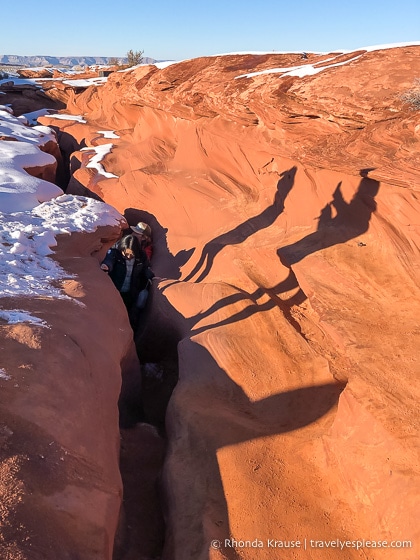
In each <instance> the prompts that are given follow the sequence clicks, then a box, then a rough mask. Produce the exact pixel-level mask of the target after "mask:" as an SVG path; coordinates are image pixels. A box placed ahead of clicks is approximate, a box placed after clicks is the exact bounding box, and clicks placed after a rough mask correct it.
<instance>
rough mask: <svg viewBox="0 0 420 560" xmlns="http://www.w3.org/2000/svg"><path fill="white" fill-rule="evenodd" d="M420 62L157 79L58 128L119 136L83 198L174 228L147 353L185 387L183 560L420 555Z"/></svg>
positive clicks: (227, 60) (175, 540)
mask: <svg viewBox="0 0 420 560" xmlns="http://www.w3.org/2000/svg"><path fill="white" fill-rule="evenodd" d="M419 52H420V51H419V47H400V48H393V49H385V50H378V51H373V52H364V51H360V52H357V53H345V54H344V53H343V54H340V53H333V54H329V55H314V54H309V55H308V59H307V60H302V59H301V55H300V54H296V55H294V54H290V55H274V54H269V55H260V56H256V55H252V56H251V55H241V56H239V55H236V56H233V55H232V56H222V57H212V58H201V59H195V60H190V61H185V62H182V63H178V64H174V65H171V66H168V67H167V68H164V69H157V68H156V67H155V66H144V67H140V68H138V69H135V70H133V71H131V72H117V73H114V74H112V75H111V76H110V77H109V79H108V83H107V85H105V86H103V87H101V88H96V87H92V88H88V89H87V90H86V91H85V92H84V93H81V94H79V95H76V94H71V97H70V98H69V101H68V111H70V112H71V113H73V114H75V115H83V116H84V118H85V119H86V120H87V124H83V123H71V122H68V121H67V122H66V121H60V122H58V120H57V121H53V122H51V119H49V118H43V119H41V121H42V122H43V123H44V124H54V125H56V126H57V127H59V128H60V130H62V131H64V132H65V133H66V134H68V135H69V136H70V137H73V138H76V139H77V142H78V143H79V146H80V147H82V146H83V145H84V144H87V145H88V146H95V145H98V144H101V143H104V142H109V140H104V139H103V136H102V135H101V134H99V133H98V131H103V130H112V131H114V132H115V133H116V134H117V135H118V136H119V138H118V139H115V140H112V143H113V148H112V151H111V153H110V154H109V155H107V156H106V157H105V159H104V161H103V162H102V163H103V165H104V167H105V169H106V171H107V172H112V173H113V174H115V175H117V178H111V179H106V180H105V179H104V176H101V175H100V174H98V172H97V171H96V170H95V169H92V168H88V167H87V161H88V160H89V158H86V155H83V154H84V153H83V152H80V153H78V154H77V153H76V154H74V155H73V156H72V157H73V158H75V159H74V160H73V163H74V164H75V168H76V170H75V172H74V175H73V179H72V184H71V187H70V191H72V192H76V193H77V192H80V191H78V189H79V188H80V189H82V194H85V193H86V190H83V189H89V191H90V192H91V193H93V195H94V196H96V197H100V198H101V199H103V200H104V201H106V202H108V203H110V204H112V205H114V206H115V207H116V208H117V209H118V210H119V211H120V212H121V213H125V214H126V216H127V217H128V219H129V220H130V222H131V223H135V222H136V221H137V220H138V219H144V220H146V221H149V222H150V224H151V226H152V229H153V231H154V241H155V248H156V249H155V255H154V258H153V268H154V270H155V273H156V274H157V276H158V278H157V279H156V280H155V283H154V290H153V294H152V305H151V307H150V309H151V314H150V316H149V317H147V323H148V326H149V328H148V329H146V331H145V332H143V335H142V336H143V337H144V340H145V341H147V342H148V344H156V347H158V342H159V341H162V340H165V337H166V338H167V339H170V340H172V341H177V342H178V353H179V369H180V380H179V383H178V385H177V387H176V389H175V391H174V394H173V397H172V400H171V402H170V405H169V410H168V414H167V429H168V434H169V453H168V456H167V461H166V467H165V472H164V484H165V493H166V499H167V528H168V536H167V543H166V549H165V553H164V558H165V559H170V558H175V559H177V560H187V559H191V560H198V559H202V560H204V559H207V558H212V559H213V558H214V559H215V558H217V559H219V558H228V559H237V558H246V559H248V560H254V559H256V558H258V559H272V558H274V556H275V554H276V553H277V552H279V551H273V549H272V548H270V547H269V546H268V544H267V539H278V540H283V541H288V540H289V541H290V540H294V541H296V540H300V542H301V543H303V542H304V539H306V544H307V547H308V548H309V546H310V540H311V539H312V540H314V541H315V540H316V541H328V540H332V539H341V540H343V541H345V540H350V541H352V540H356V539H365V540H376V541H378V540H381V541H383V540H387V541H388V542H389V543H391V542H392V541H404V540H411V541H412V545H413V546H412V548H407V549H405V550H404V551H401V550H396V549H395V548H391V545H389V548H386V549H385V548H381V549H380V550H378V549H369V550H367V549H366V548H363V549H362V548H360V549H359V550H357V549H356V548H355V547H350V548H347V549H346V550H345V551H344V552H343V553H342V554H343V558H344V557H345V558H348V559H358V558H366V557H369V558H372V559H375V560H386V559H394V558H395V559H396V558H400V557H404V558H405V559H407V560H408V559H413V560H414V559H415V558H417V557H418V555H419V549H418V547H419V546H420V535H419V533H418V523H417V519H418V511H419V510H418V508H419V500H418V495H419V494H418V490H419V486H418V481H419V478H418V475H419V473H418V464H419V461H418V439H417V438H418V413H417V408H416V404H417V403H418V397H419V392H418V373H419V369H418V358H419V351H418V349H419V333H420V331H419V325H418V317H419V316H420V313H419V312H420V309H419V307H420V306H419V301H420V298H419V284H418V278H419V276H418V270H419V223H418V215H419V214H418V212H419V201H418V199H419V188H418V184H419V183H418V181H419V174H418V170H419V163H420V161H419V117H418V112H415V111H412V110H411V108H410V106H409V105H407V104H404V103H403V102H402V101H401V99H400V96H401V94H402V93H404V92H405V91H407V90H408V89H410V88H411V87H412V85H413V82H414V80H415V78H417V77H418V76H419V75H420V62H419V60H420V58H419ZM302 65H311V68H312V69H313V72H306V73H305V69H303V70H299V68H297V67H300V66H302ZM292 67H293V68H294V70H292V71H290V69H291V68H292ZM273 68H277V69H280V70H278V71H276V72H266V73H258V74H254V75H250V73H256V72H262V71H264V70H269V69H273ZM308 68H309V67H308ZM320 68H324V69H323V71H319V72H316V70H317V69H318V70H319V69H320ZM76 162H78V163H77V165H76ZM77 168H78V169H77ZM102 312H103V311H100V310H99V307H98V313H102ZM103 328H104V332H103V333H101V336H100V339H101V341H105V343H104V344H103V347H104V348H106V347H107V344H106V340H107V338H106V337H107V336H110V332H109V331H108V329H109V328H110V326H104V327H103ZM151 341H152V342H151ZM140 342H141V341H140ZM164 346H165V345H164V344H163V343H162V352H164ZM95 356H96V352H95ZM72 437H74V435H73V436H72ZM232 538H233V539H236V540H237V541H252V540H253V539H260V540H261V541H263V543H264V547H262V548H258V549H252V548H247V547H242V548H241V547H240V546H239V545H237V546H236V550H235V548H234V547H231V546H230V544H232V541H229V542H225V539H232ZM213 539H218V540H219V541H220V542H221V547H220V548H219V549H215V548H212V547H211V544H210V543H211V541H212V540H213ZM229 543H230V544H229ZM279 554H280V556H281V558H282V559H289V558H290V559H291V558H294V559H299V560H300V559H302V560H303V559H304V558H308V557H310V558H313V559H315V560H318V559H319V560H328V559H331V560H332V559H334V558H337V555H338V554H341V553H339V552H337V550H334V549H332V548H328V549H326V548H319V547H318V548H317V547H313V548H311V550H304V549H303V545H302V546H301V548H297V547H296V548H295V549H294V550H293V551H292V550H290V549H289V550H283V551H281V552H279ZM280 556H279V557H280Z"/></svg>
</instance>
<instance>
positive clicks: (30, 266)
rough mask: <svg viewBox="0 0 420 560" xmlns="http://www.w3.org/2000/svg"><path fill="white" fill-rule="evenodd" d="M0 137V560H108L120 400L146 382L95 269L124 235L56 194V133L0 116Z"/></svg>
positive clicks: (103, 214) (100, 206)
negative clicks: (125, 390) (134, 384)
mask: <svg viewBox="0 0 420 560" xmlns="http://www.w3.org/2000/svg"><path fill="white" fill-rule="evenodd" d="M0 131H1V133H2V139H1V140H0V347H1V362H0V496H1V500H0V503H1V506H0V510H1V520H2V522H1V524H0V557H1V558H5V559H6V558H8V559H10V560H31V559H34V558H43V559H45V560H56V559H57V558H70V557H77V558H86V559H88V558H89V559H93V558H104V559H111V558H112V553H113V542H114V536H115V533H116V527H117V523H118V519H119V515H120V508H121V502H122V488H121V477H120V473H119V469H118V462H119V441H120V437H119V429H118V425H119V423H118V422H119V419H118V400H119V396H120V390H121V387H122V386H123V387H125V386H127V383H130V382H131V380H132V379H134V378H135V377H136V376H138V375H139V371H140V370H139V363H138V358H137V354H136V351H135V347H134V343H133V339H132V330H131V328H130V325H129V323H128V318H127V313H126V310H125V307H124V305H123V303H122V300H121V297H120V296H119V294H118V292H116V290H115V288H114V286H113V284H112V282H111V281H110V279H109V278H108V277H107V275H106V274H104V273H103V272H102V271H101V270H100V266H99V265H100V262H101V260H102V259H103V258H104V256H105V253H106V251H107V249H108V248H109V247H110V246H111V245H112V244H113V243H114V242H115V241H116V240H117V239H118V238H119V237H120V235H121V231H122V229H123V228H125V227H126V226H127V224H126V221H125V219H124V218H123V216H121V214H119V212H118V211H117V210H115V209H114V208H112V207H111V206H109V205H107V204H104V203H102V202H98V201H95V200H92V199H91V198H86V197H77V196H71V195H64V194H63V192H62V190H61V189H60V188H59V187H57V186H56V185H54V184H53V183H52V182H50V181H53V180H55V170H56V166H57V161H56V159H55V158H54V156H53V154H57V153H59V148H58V145H57V143H56V142H55V139H54V134H53V133H52V131H51V130H48V129H46V128H45V127H34V128H29V127H27V126H26V125H25V124H24V121H22V120H19V119H17V118H16V117H15V116H14V115H13V114H12V113H11V112H10V110H9V109H7V108H2V109H0ZM123 381H124V383H123Z"/></svg>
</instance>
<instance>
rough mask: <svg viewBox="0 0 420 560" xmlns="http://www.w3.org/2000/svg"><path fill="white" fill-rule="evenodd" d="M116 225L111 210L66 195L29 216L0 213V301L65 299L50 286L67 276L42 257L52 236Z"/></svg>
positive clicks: (51, 244) (52, 243)
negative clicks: (32, 297) (33, 297)
mask: <svg viewBox="0 0 420 560" xmlns="http://www.w3.org/2000/svg"><path fill="white" fill-rule="evenodd" d="M122 221H123V218H122V216H121V215H120V214H119V212H117V210H115V209H114V208H113V207H112V206H109V205H108V204H105V203H103V202H99V201H97V200H94V199H91V198H86V197H82V196H71V195H62V196H60V197H58V198H54V199H52V200H49V201H47V202H44V203H43V204H40V205H38V206H37V207H36V208H34V209H33V210H32V211H23V212H15V213H12V214H7V215H5V214H2V213H0V297H6V296H18V295H25V296H28V295H44V296H49V297H55V298H63V297H66V296H64V295H63V293H62V291H61V289H60V288H59V287H57V285H56V281H57V280H62V279H64V278H69V277H71V276H72V274H70V273H68V272H66V271H65V270H64V269H63V268H61V267H60V266H59V264H58V263H57V262H56V261H54V260H53V259H51V258H49V257H48V255H51V254H52V252H53V251H52V249H51V247H54V246H56V244H57V242H56V238H55V236H56V235H58V234H70V233H72V232H76V231H78V232H83V231H86V232H93V231H95V230H96V229H97V228H98V227H99V226H106V225H119V224H120V223H121V222H122Z"/></svg>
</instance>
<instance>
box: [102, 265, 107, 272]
mask: <svg viewBox="0 0 420 560" xmlns="http://www.w3.org/2000/svg"><path fill="white" fill-rule="evenodd" d="M101 270H104V271H105V272H108V270H109V266H108V265H107V264H101Z"/></svg>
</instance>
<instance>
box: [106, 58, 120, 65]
mask: <svg viewBox="0 0 420 560" xmlns="http://www.w3.org/2000/svg"><path fill="white" fill-rule="evenodd" d="M108 64H109V65H110V66H119V65H120V61H119V59H118V58H116V57H115V56H112V57H111V58H110V59H109V60H108Z"/></svg>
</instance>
